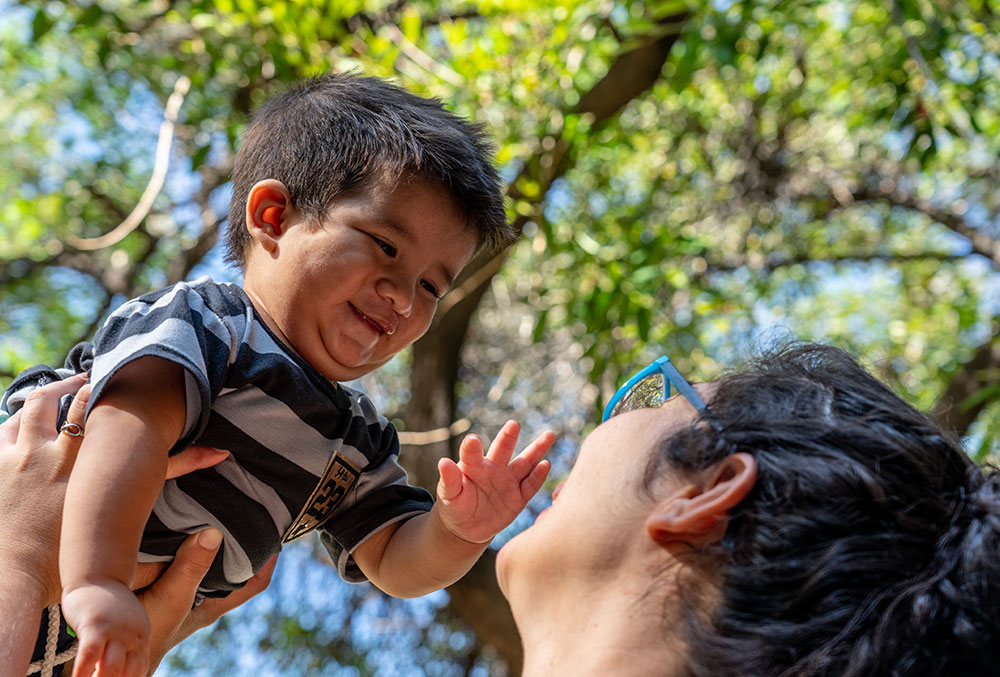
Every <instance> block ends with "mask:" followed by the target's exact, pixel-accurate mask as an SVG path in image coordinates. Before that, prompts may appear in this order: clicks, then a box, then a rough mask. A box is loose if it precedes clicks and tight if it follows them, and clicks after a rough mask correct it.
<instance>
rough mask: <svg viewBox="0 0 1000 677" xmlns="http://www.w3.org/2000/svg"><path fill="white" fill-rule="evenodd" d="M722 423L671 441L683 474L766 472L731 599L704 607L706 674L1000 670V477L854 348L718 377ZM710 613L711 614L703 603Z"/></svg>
mask: <svg viewBox="0 0 1000 677" xmlns="http://www.w3.org/2000/svg"><path fill="white" fill-rule="evenodd" d="M709 410H710V412H711V414H712V415H713V416H714V417H715V418H716V419H717V420H718V421H719V423H720V424H721V426H722V432H721V433H717V432H715V431H714V430H712V429H711V427H709V426H707V425H704V424H703V423H701V424H695V425H693V426H691V427H690V428H687V429H685V430H684V431H682V432H681V433H680V434H677V435H674V436H672V437H671V438H670V439H668V440H666V441H665V442H664V443H663V448H662V451H663V455H662V457H661V461H660V462H661V463H663V462H665V463H666V464H667V465H669V466H672V467H674V468H676V469H678V470H680V471H681V472H684V471H694V470H698V469H703V468H706V467H709V466H710V465H712V464H714V463H716V462H717V461H719V460H721V459H722V458H724V457H725V456H727V455H729V454H732V453H734V452H738V451H745V452H748V453H750V454H752V455H753V456H754V457H755V458H756V461H757V465H758V474H757V480H756V483H755V486H754V488H753V490H752V491H751V493H750V494H749V495H748V496H747V498H746V499H745V500H743V501H742V502H741V503H740V504H739V505H738V506H737V507H736V509H735V510H733V511H732V513H731V519H730V522H729V525H728V527H727V530H726V533H725V536H724V538H723V541H722V544H721V547H720V548H718V549H717V550H714V551H708V552H705V553H703V555H704V556H705V557H708V558H711V559H712V560H714V561H715V562H716V563H718V564H721V572H722V588H721V600H720V602H719V604H718V606H717V607H716V608H715V609H714V613H712V614H711V616H710V620H709V621H708V622H707V623H705V622H702V621H699V620H698V618H697V615H696V614H693V613H690V612H689V613H688V614H687V616H688V618H689V622H688V628H689V637H688V639H689V642H690V670H691V673H692V674H696V675H713V676H718V675H740V676H742V677H747V676H760V677H765V676H766V677H776V676H779V675H784V676H791V675H796V676H799V675H838V676H841V675H987V674H989V675H995V674H996V673H997V669H998V668H997V666H998V665H1000V476H998V473H997V471H996V470H995V469H990V468H985V469H984V468H978V467H976V466H975V464H974V463H973V462H972V461H971V460H970V459H969V458H968V456H966V454H965V453H963V451H962V449H961V447H960V446H959V445H958V444H957V443H956V441H955V440H954V439H953V438H952V437H951V436H950V435H948V434H946V433H945V432H944V431H942V430H941V428H940V427H939V426H938V425H936V424H935V423H933V422H932V421H931V420H930V419H928V418H927V417H926V416H924V415H923V414H921V413H920V412H918V411H916V410H915V409H913V408H912V407H910V406H909V405H908V404H906V403H905V402H903V400H901V399H900V398H899V397H897V396H896V395H895V394H894V393H893V392H892V391H890V390H889V389H888V388H887V387H886V386H884V385H883V384H882V383H880V382H879V381H878V380H876V379H875V378H873V377H872V376H871V375H870V374H869V373H868V372H866V371H865V370H864V369H863V368H862V367H860V366H859V365H858V364H857V363H856V362H855V361H854V359H853V358H851V357H850V356H849V355H848V354H847V353H845V352H844V351H842V350H839V349H836V348H832V347H827V346H817V345H791V346H786V347H784V348H781V349H778V350H777V351H775V352H773V353H772V354H770V355H766V356H764V357H762V358H760V359H758V360H757V361H756V362H755V363H753V364H752V365H751V366H750V367H749V368H748V369H746V370H745V371H741V372H740V373H735V374H731V375H729V376H726V377H724V378H722V379H721V380H720V381H719V384H718V389H717V390H716V391H715V394H714V396H713V397H712V400H711V402H710V404H709ZM702 618H704V616H702Z"/></svg>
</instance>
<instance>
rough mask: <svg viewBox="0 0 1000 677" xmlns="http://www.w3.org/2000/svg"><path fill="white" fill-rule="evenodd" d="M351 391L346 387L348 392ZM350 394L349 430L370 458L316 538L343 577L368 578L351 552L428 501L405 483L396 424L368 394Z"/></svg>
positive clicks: (420, 510)
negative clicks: (388, 419)
mask: <svg viewBox="0 0 1000 677" xmlns="http://www.w3.org/2000/svg"><path fill="white" fill-rule="evenodd" d="M349 392H350V391H349ZM351 394H352V395H354V396H352V398H351V399H352V404H353V406H352V412H353V413H354V414H355V418H354V420H353V421H352V426H351V427H352V432H353V433H357V436H358V439H357V440H352V441H356V442H364V443H365V444H366V445H367V449H364V448H361V445H360V444H355V446H356V448H358V449H359V450H360V451H363V452H365V455H366V456H367V457H368V458H369V463H368V465H367V467H365V468H364V469H363V470H362V471H361V473H360V476H359V478H358V481H357V482H356V484H355V488H354V489H353V490H352V491H350V492H349V493H348V497H347V498H346V499H345V500H344V501H343V502H342V503H341V505H340V506H338V508H337V509H336V511H335V512H334V513H333V515H332V516H331V517H330V518H329V519H328V520H327V521H326V522H324V524H323V526H322V527H320V530H319V531H320V540H321V541H322V542H323V545H324V546H325V547H326V550H327V552H328V553H329V554H330V557H331V558H332V559H333V562H334V564H335V565H336V566H337V571H338V572H339V573H340V575H341V577H342V578H343V579H344V580H345V581H349V582H352V583H357V582H361V581H364V580H367V578H366V577H365V575H364V573H362V571H361V569H360V568H359V567H358V565H357V563H356V562H355V561H354V558H353V557H352V556H351V553H352V552H353V551H354V549H355V548H357V547H358V546H359V545H361V544H362V543H364V542H365V541H366V540H368V539H369V538H370V537H371V536H373V535H374V534H376V533H378V532H379V531H381V530H382V529H384V528H385V527H387V526H389V525H390V524H393V523H395V522H400V521H402V520H406V519H409V518H410V517H413V516H415V515H419V514H421V513H424V512H427V511H428V510H430V509H431V506H432V505H433V500H432V499H431V495H430V493H428V492H427V491H425V490H424V489H421V488H420V487H414V486H410V485H409V484H407V483H406V471H405V470H403V467H402V466H401V465H400V464H399V437H398V436H397V434H396V428H395V427H394V426H393V425H392V424H391V423H389V421H387V420H386V419H385V418H384V417H382V416H379V415H378V414H377V412H376V411H375V407H374V405H373V404H372V403H371V401H370V400H368V398H367V397H365V396H363V395H360V396H357V395H356V394H355V393H351ZM355 424H357V428H358V429H357V430H354V429H355Z"/></svg>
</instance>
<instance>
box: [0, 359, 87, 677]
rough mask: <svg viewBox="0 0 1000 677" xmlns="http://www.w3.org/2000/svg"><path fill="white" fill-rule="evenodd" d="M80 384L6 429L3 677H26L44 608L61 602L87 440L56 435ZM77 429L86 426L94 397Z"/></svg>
mask: <svg viewBox="0 0 1000 677" xmlns="http://www.w3.org/2000/svg"><path fill="white" fill-rule="evenodd" d="M84 381H85V379H84V378H83V377H72V378H69V379H66V380H64V381H59V382H57V383H53V384H51V385H49V386H46V387H45V388H40V389H38V390H36V391H35V392H33V393H32V394H30V395H29V396H28V398H27V400H26V401H25V404H24V407H23V408H22V409H21V410H20V411H18V412H17V413H16V414H14V416H12V417H11V418H9V419H8V420H7V421H5V422H4V423H3V424H0V571H3V572H4V573H3V576H2V577H0V629H2V632H3V641H0V675H2V676H3V677H7V676H8V675H9V676H11V677H22V676H23V675H24V674H25V672H27V669H28V663H29V662H30V661H31V651H32V649H33V647H34V646H35V638H36V636H37V634H38V628H39V625H40V623H41V614H42V608H44V607H45V606H46V605H48V604H51V603H52V602H54V601H56V600H57V599H58V595H59V571H58V568H57V564H56V562H57V558H56V553H57V551H58V548H59V521H60V517H61V515H62V503H63V495H64V493H65V491H66V482H67V480H68V479H69V472H70V469H71V468H72V467H73V461H74V460H75V458H76V453H77V450H78V449H79V438H75V437H71V436H69V435H60V434H59V432H58V431H57V430H56V428H55V422H56V416H57V413H58V408H59V398H60V397H62V396H63V395H66V394H69V393H73V392H75V391H76V390H77V389H78V388H80V387H81V386H82V385H83V384H84ZM81 392H82V394H83V397H82V398H80V399H82V400H83V401H82V403H81V402H74V404H73V407H72V408H71V410H70V413H69V419H68V420H69V421H72V422H75V423H82V422H83V413H84V408H85V406H86V395H87V390H86V388H84V389H83V390H82V391H81Z"/></svg>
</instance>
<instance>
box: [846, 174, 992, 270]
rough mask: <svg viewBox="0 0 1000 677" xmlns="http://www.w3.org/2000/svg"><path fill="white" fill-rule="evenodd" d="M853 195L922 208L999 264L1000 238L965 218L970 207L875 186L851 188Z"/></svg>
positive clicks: (914, 209)
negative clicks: (938, 204) (939, 204)
mask: <svg viewBox="0 0 1000 677" xmlns="http://www.w3.org/2000/svg"><path fill="white" fill-rule="evenodd" d="M851 197H852V198H853V200H854V202H871V201H883V202H887V203H889V204H890V205H893V206H895V207H902V208H904V209H910V210H913V211H915V212H919V213H921V214H923V215H925V216H927V217H928V218H930V219H932V220H933V221H935V222H937V223H940V224H941V225H943V226H945V227H946V228H948V229H950V230H952V231H954V232H955V233H958V234H959V235H961V236H962V237H964V238H965V239H967V240H968V241H969V243H970V244H971V245H972V250H973V251H974V252H976V253H977V254H980V255H982V256H985V257H986V258H988V259H989V260H990V261H992V262H993V265H995V266H997V267H1000V240H997V239H996V238H994V237H992V236H990V235H988V234H986V233H985V232H983V231H981V230H979V229H978V228H975V227H974V226H972V225H970V224H969V223H968V222H967V221H966V220H965V218H964V217H965V214H966V213H968V212H967V208H964V207H962V208H953V209H952V210H951V211H949V210H945V209H941V208H939V207H936V206H935V205H934V204H932V203H931V202H930V201H928V200H922V199H919V198H916V197H914V196H912V195H909V194H906V193H903V192H901V191H898V190H883V189H881V188H877V187H872V186H868V187H862V188H859V189H857V190H855V191H852V193H851ZM961 204H964V203H961Z"/></svg>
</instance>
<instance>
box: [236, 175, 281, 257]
mask: <svg viewBox="0 0 1000 677" xmlns="http://www.w3.org/2000/svg"><path fill="white" fill-rule="evenodd" d="M291 215H292V196H291V193H289V192H288V188H286V187H285V184H283V183H282V182H281V181H278V180H277V179H265V180H263V181H258V182H257V183H255V184H254V186H253V188H251V189H250V193H249V195H247V215H246V218H247V231H249V233H250V237H252V238H253V239H255V240H257V242H258V243H260V245H261V246H262V247H263V248H264V250H265V251H268V252H271V251H273V250H274V248H275V247H276V246H277V244H278V239H279V238H280V237H281V236H282V234H283V233H284V232H285V230H286V229H287V227H288V226H289V225H290V224H289V220H290V217H291Z"/></svg>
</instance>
